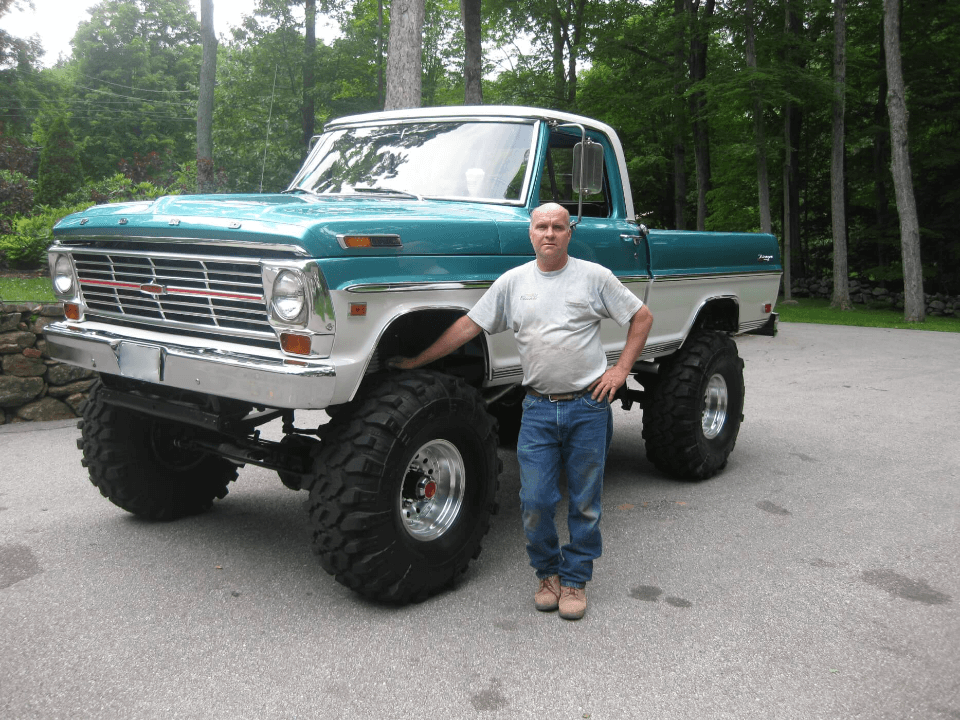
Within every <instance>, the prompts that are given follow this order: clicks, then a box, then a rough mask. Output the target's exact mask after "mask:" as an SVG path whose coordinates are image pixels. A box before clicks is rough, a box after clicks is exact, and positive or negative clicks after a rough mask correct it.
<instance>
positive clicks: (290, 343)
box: [280, 333, 310, 355]
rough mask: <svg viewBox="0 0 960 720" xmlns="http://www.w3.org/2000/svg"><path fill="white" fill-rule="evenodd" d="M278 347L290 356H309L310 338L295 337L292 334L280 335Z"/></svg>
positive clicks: (306, 336) (305, 336)
mask: <svg viewBox="0 0 960 720" xmlns="http://www.w3.org/2000/svg"><path fill="white" fill-rule="evenodd" d="M280 347H282V348H283V351H284V352H288V353H291V354H292V355H309V354H310V336H309V335H295V334H294V333H280Z"/></svg>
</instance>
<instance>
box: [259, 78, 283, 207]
mask: <svg viewBox="0 0 960 720" xmlns="http://www.w3.org/2000/svg"><path fill="white" fill-rule="evenodd" d="M279 67H280V66H279V65H274V66H273V90H272V91H271V92H270V110H269V112H267V139H266V140H264V142H263V165H261V166H260V194H261V195H262V194H263V174H264V173H265V172H266V170H267V146H268V145H269V144H270V120H271V119H272V118H273V98H274V97H276V95H277V69H278V68H279Z"/></svg>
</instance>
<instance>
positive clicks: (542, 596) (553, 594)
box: [533, 575, 560, 612]
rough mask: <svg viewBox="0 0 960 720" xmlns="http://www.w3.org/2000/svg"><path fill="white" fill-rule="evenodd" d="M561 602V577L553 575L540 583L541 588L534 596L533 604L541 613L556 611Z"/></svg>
mask: <svg viewBox="0 0 960 720" xmlns="http://www.w3.org/2000/svg"><path fill="white" fill-rule="evenodd" d="M559 602H560V576H559V575H551V576H550V577H548V578H544V579H543V580H541V581H540V587H539V589H538V590H537V593H536V595H534V596H533V604H534V605H536V606H537V610H540V611H541V612H551V611H553V610H556V609H557V607H558V606H559Z"/></svg>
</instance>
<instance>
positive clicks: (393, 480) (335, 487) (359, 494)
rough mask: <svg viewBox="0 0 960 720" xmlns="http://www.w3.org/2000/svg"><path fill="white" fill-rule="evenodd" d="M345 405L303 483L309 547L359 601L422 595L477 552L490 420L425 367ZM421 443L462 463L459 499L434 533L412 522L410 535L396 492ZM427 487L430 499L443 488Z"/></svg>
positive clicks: (490, 497)
mask: <svg viewBox="0 0 960 720" xmlns="http://www.w3.org/2000/svg"><path fill="white" fill-rule="evenodd" d="M343 410H344V411H343V412H340V413H337V415H336V416H335V417H334V418H333V419H332V420H331V421H330V423H328V425H326V426H325V430H324V433H323V436H322V443H321V448H320V450H319V451H318V452H317V453H316V454H315V460H314V477H313V481H312V484H310V483H307V485H305V487H307V486H309V490H310V499H309V500H308V502H307V506H308V509H309V512H310V519H311V524H312V526H313V546H314V551H315V552H316V554H317V555H318V556H319V559H320V563H321V565H322V566H323V567H324V569H325V570H327V572H329V573H330V574H332V575H334V576H335V578H336V580H337V581H338V582H340V583H341V584H343V585H345V586H347V587H348V588H351V589H352V590H355V591H356V592H358V593H360V594H362V595H364V596H366V597H369V598H371V599H375V600H378V601H381V602H388V603H407V602H418V601H421V600H423V599H425V598H427V597H429V596H430V595H432V594H434V593H436V592H438V591H439V590H441V589H443V588H445V587H447V586H449V585H451V584H452V583H453V581H454V580H455V579H456V578H457V577H459V576H460V575H461V574H462V573H463V572H465V571H466V569H467V566H468V564H469V563H470V561H471V560H473V559H475V558H476V557H478V556H479V554H480V549H481V542H482V540H483V537H484V535H486V533H487V531H488V530H489V528H490V520H491V516H492V515H493V514H495V513H496V510H497V505H496V493H497V487H498V483H499V473H500V468H501V463H500V460H499V458H498V457H497V435H496V431H495V422H494V419H493V418H492V417H490V415H489V414H487V412H486V411H485V409H484V405H483V401H482V399H481V397H480V394H479V393H478V392H477V391H476V390H474V389H473V388H472V387H470V386H468V385H467V384H466V383H464V382H463V381H462V380H461V379H459V378H455V377H452V376H449V375H444V374H440V373H433V372H425V371H418V372H409V373H401V374H396V375H391V376H389V377H387V378H386V379H384V380H383V381H381V382H379V383H378V384H375V385H372V386H368V387H366V388H363V389H362V390H361V394H359V395H358V397H357V398H356V399H355V400H353V401H352V402H351V403H349V404H348V405H347V406H345V407H344V408H343ZM425 448H426V449H427V453H426V454H427V455H428V456H429V455H430V454H431V452H434V451H436V454H437V455H438V456H442V457H441V460H442V462H447V461H449V464H450V465H454V466H457V467H459V468H460V475H459V479H460V488H461V490H462V495H461V496H460V500H459V506H456V504H451V507H455V508H456V509H455V510H451V511H450V512H449V513H447V514H445V515H443V516H442V518H441V519H438V520H437V529H435V530H434V531H430V529H429V528H428V527H421V528H418V530H419V531H420V533H421V534H420V536H417V534H415V532H414V531H411V530H410V521H409V518H410V509H409V508H407V509H406V510H405V506H404V503H403V498H404V497H405V496H407V495H409V493H410V488H411V483H413V484H416V482H415V481H416V480H417V478H418V475H417V472H415V471H414V470H413V468H414V466H416V467H418V468H419V467H420V466H419V465H417V463H419V462H421V455H423V453H422V452H421V451H422V450H424V449H425ZM422 461H423V462H424V463H426V462H427V460H425V459H424V460H422ZM442 462H441V464H442ZM438 473H440V474H442V473H443V470H442V469H440V470H439V471H438ZM426 478H427V476H426V475H425V474H422V472H421V479H426ZM434 491H435V492H437V493H438V494H437V495H436V496H433V495H431V497H437V498H440V497H441V496H442V492H445V491H440V490H436V486H434ZM453 494H454V493H451V496H452V495H453ZM425 502H426V501H425ZM404 515H406V520H405V518H404ZM416 517H417V518H419V517H420V516H419V515H417V516H416ZM431 532H433V535H431Z"/></svg>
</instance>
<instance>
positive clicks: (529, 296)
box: [520, 293, 537, 300]
mask: <svg viewBox="0 0 960 720" xmlns="http://www.w3.org/2000/svg"><path fill="white" fill-rule="evenodd" d="M520 299H521V300H536V299H537V294H536V293H527V294H525V295H521V296H520Z"/></svg>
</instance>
